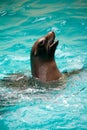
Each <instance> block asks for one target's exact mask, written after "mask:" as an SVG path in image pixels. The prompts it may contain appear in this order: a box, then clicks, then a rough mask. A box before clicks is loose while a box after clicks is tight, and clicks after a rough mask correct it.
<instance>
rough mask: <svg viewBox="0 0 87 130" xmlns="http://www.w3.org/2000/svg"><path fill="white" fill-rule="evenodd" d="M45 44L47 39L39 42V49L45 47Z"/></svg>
mask: <svg viewBox="0 0 87 130" xmlns="http://www.w3.org/2000/svg"><path fill="white" fill-rule="evenodd" d="M44 44H45V39H41V40H40V41H39V44H38V45H39V47H43V46H44Z"/></svg>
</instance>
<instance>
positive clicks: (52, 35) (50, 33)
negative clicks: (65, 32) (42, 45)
mask: <svg viewBox="0 0 87 130" xmlns="http://www.w3.org/2000/svg"><path fill="white" fill-rule="evenodd" d="M48 37H52V39H55V33H54V32H53V31H52V32H49V33H48Z"/></svg>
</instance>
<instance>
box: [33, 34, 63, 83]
mask: <svg viewBox="0 0 87 130" xmlns="http://www.w3.org/2000/svg"><path fill="white" fill-rule="evenodd" d="M58 43H59V41H58V40H57V41H55V33H54V32H49V33H48V34H47V35H46V36H44V37H42V38H40V39H39V40H37V41H36V42H35V44H34V45H33V47H32V50H31V72H32V75H33V77H35V78H38V79H39V80H41V81H42V82H49V81H54V80H58V79H59V78H60V77H61V76H62V74H61V72H60V71H59V69H58V68H57V65H56V62H55V58H54V54H55V50H56V47H57V45H58Z"/></svg>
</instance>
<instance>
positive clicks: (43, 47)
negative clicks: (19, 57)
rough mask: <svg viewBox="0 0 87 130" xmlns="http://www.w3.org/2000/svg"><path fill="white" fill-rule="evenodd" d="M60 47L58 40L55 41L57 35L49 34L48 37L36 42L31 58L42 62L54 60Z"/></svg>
mask: <svg viewBox="0 0 87 130" xmlns="http://www.w3.org/2000/svg"><path fill="white" fill-rule="evenodd" d="M57 45H58V40H57V41H55V33H54V32H49V33H48V34H47V35H46V36H44V37H42V38H40V39H39V40H37V41H36V42H35V44H34V45H33V47H32V50H31V57H35V58H37V57H38V58H39V59H41V60H47V61H49V60H52V59H54V53H55V50H56V47H57Z"/></svg>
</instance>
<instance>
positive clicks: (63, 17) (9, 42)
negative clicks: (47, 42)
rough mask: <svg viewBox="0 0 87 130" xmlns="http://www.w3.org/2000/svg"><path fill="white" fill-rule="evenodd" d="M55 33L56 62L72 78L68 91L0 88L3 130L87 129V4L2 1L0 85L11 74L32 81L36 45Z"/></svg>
mask: <svg viewBox="0 0 87 130" xmlns="http://www.w3.org/2000/svg"><path fill="white" fill-rule="evenodd" d="M49 31H55V33H56V39H59V46H58V47H57V50H56V53H55V60H56V63H57V65H58V67H59V69H60V71H61V72H64V71H68V72H70V71H72V70H79V69H83V70H82V71H81V72H80V73H79V74H76V75H72V76H70V77H69V78H68V79H67V81H66V83H65V84H63V85H64V89H58V88H53V89H52V88H51V89H48V90H47V89H45V88H43V89H38V88H37V89H35V88H27V89H24V90H18V89H13V88H7V87H5V86H2V85H0V130H61V129H62V130H65V129H69V130H70V129H75V130H86V129H87V1H86V0H72V1H69V0H66V1H64V0H61V1H58V0H52V1H50V0H48V1H47V0H42V1H40V0H36V1H33V0H24V1H23V0H22V1H20V0H14V1H12V0H6V1H5V0H1V1H0V79H2V78H3V77H4V76H5V75H7V74H10V73H11V74H12V73H19V72H22V73H28V75H30V76H31V68H30V50H31V47H32V45H33V44H34V42H35V41H36V40H37V39H38V38H40V37H41V36H44V35H45V34H47V33H48V32H49Z"/></svg>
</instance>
